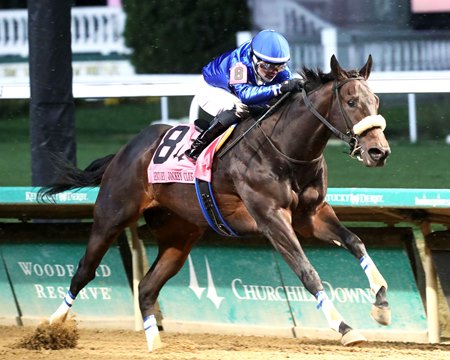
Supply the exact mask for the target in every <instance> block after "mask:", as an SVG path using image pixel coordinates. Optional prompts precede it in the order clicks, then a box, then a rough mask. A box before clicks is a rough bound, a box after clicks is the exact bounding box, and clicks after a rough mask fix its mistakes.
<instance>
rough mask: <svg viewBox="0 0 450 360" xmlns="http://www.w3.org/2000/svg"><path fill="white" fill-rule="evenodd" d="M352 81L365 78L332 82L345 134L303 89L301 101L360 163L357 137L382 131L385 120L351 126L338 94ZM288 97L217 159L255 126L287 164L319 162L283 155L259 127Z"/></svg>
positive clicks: (378, 118)
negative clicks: (365, 132) (315, 105)
mask: <svg viewBox="0 0 450 360" xmlns="http://www.w3.org/2000/svg"><path fill="white" fill-rule="evenodd" d="M353 80H358V81H361V80H365V78H363V77H352V78H347V79H344V80H341V81H337V80H334V82H333V95H334V96H335V97H336V99H337V101H338V104H339V109H340V112H341V114H342V117H343V119H344V122H345V127H346V130H345V133H343V132H342V131H340V130H339V129H337V128H336V127H334V126H333V125H332V124H331V123H330V122H329V121H328V120H327V119H325V118H324V117H323V116H322V115H321V114H320V113H319V112H318V111H317V109H316V108H315V107H314V105H313V104H312V103H311V101H310V100H309V98H308V94H307V93H306V90H305V88H303V89H302V96H303V101H304V103H305V106H306V107H307V109H308V110H309V111H310V112H311V113H312V114H314V115H315V116H316V117H317V118H318V119H319V120H320V121H321V122H322V123H323V124H324V125H325V126H326V127H327V128H328V129H329V130H330V131H331V132H332V133H333V134H334V135H335V136H336V137H338V138H339V139H341V140H343V141H344V142H346V143H347V144H348V145H349V146H350V154H349V155H350V156H351V157H353V158H357V159H358V160H360V161H362V159H361V158H360V156H359V155H360V153H361V145H360V144H359V140H358V137H359V136H360V135H361V134H362V133H363V132H364V131H367V130H369V129H372V128H375V127H380V128H381V129H382V130H384V128H385V127H386V120H384V118H383V117H382V116H381V115H370V116H366V117H365V118H364V119H362V120H360V121H359V122H358V123H357V124H355V125H353V124H352V122H351V120H350V118H349V116H348V114H347V112H346V111H345V110H344V108H343V107H342V103H341V95H340V93H339V89H340V88H341V87H342V86H343V85H345V84H346V83H348V82H349V81H353ZM290 95H291V93H286V94H284V95H283V96H282V97H281V98H280V99H278V101H277V102H276V103H275V104H274V105H272V106H271V107H270V108H269V109H268V110H267V111H266V112H265V113H264V114H263V115H262V116H261V117H260V118H259V119H258V120H256V121H255V123H254V124H253V125H252V126H250V127H249V128H248V129H247V130H246V131H245V132H244V133H243V134H241V135H240V136H238V137H237V138H236V139H234V141H232V142H231V143H230V144H229V145H228V146H227V147H225V149H223V150H222V151H221V152H220V153H219V155H218V157H219V158H222V157H223V156H224V155H225V154H226V153H227V152H228V151H229V150H230V149H231V148H232V147H234V146H235V145H236V144H237V143H238V142H239V141H241V140H242V138H244V137H245V135H247V133H249V132H250V131H251V130H252V129H253V128H254V127H255V126H257V127H258V128H259V129H260V131H261V132H262V133H263V135H264V137H265V138H266V139H267V141H268V142H269V144H270V145H271V146H272V148H273V149H274V150H275V151H276V152H277V153H278V154H280V155H281V156H282V157H284V158H285V159H286V160H288V161H289V162H291V163H294V164H305V163H314V162H317V161H319V160H320V159H321V158H322V155H321V156H319V157H318V158H316V159H313V160H297V159H293V158H291V157H289V156H287V155H286V154H284V153H283V152H281V151H280V150H279V149H278V148H277V146H276V145H275V144H274V143H273V142H272V140H271V139H270V137H269V136H267V134H266V133H265V132H264V131H263V130H262V128H261V127H260V126H259V125H260V123H261V122H262V121H263V120H264V119H266V118H267V117H268V116H269V115H271V114H272V113H273V112H274V111H275V110H276V109H277V108H278V106H279V105H280V104H281V103H283V101H284V100H285V99H286V98H287V97H288V96H290Z"/></svg>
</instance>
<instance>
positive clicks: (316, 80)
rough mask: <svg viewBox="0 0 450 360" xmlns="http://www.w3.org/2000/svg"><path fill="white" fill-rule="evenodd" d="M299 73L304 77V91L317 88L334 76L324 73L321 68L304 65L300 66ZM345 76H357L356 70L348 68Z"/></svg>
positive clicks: (334, 77)
mask: <svg viewBox="0 0 450 360" xmlns="http://www.w3.org/2000/svg"><path fill="white" fill-rule="evenodd" d="M299 75H300V76H301V77H302V78H303V79H304V81H305V83H304V86H305V90H306V92H310V91H312V90H315V89H317V88H318V87H320V86H322V85H323V84H326V83H328V82H330V81H334V80H335V79H336V76H335V75H334V74H333V73H331V72H329V73H324V72H323V71H322V70H321V69H319V68H317V69H316V70H313V69H310V68H308V67H306V66H303V67H302V70H301V71H300V72H299ZM346 75H347V77H349V78H353V77H357V76H359V73H358V71H356V70H350V71H347V72H346Z"/></svg>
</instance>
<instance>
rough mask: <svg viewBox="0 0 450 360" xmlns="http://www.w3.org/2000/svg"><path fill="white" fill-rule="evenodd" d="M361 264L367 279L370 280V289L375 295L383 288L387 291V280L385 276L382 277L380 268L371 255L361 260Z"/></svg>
mask: <svg viewBox="0 0 450 360" xmlns="http://www.w3.org/2000/svg"><path fill="white" fill-rule="evenodd" d="M359 263H360V264H361V267H362V268H363V270H364V272H365V273H366V276H367V279H368V280H369V284H370V289H371V290H372V292H373V293H374V294H377V293H378V291H379V290H380V289H381V287H383V286H384V287H385V288H386V290H387V288H388V286H387V282H386V280H384V278H383V275H381V273H380V272H379V271H378V268H377V267H376V265H375V264H374V262H373V260H372V259H371V258H370V256H369V255H365V256H363V257H362V258H361V259H359Z"/></svg>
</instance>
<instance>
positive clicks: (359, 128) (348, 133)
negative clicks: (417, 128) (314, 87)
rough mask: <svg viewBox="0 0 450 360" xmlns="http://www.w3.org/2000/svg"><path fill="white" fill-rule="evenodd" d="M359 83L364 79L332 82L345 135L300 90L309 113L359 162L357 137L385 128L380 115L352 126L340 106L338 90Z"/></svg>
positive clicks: (304, 92)
mask: <svg viewBox="0 0 450 360" xmlns="http://www.w3.org/2000/svg"><path fill="white" fill-rule="evenodd" d="M354 80H357V81H361V80H365V78H363V77H361V76H358V77H352V78H348V79H344V80H341V81H337V80H334V82H333V95H334V97H335V98H336V100H337V102H338V105H339V110H340V112H341V114H342V117H343V119H344V123H345V127H346V130H345V133H344V132H342V131H340V130H339V129H337V128H336V127H334V126H333V125H332V124H331V123H330V122H329V121H328V120H327V119H325V118H324V117H323V116H322V115H321V114H320V113H319V112H318V111H317V110H316V108H315V107H314V106H313V104H312V103H311V101H310V100H309V98H308V95H307V93H306V90H305V89H304V88H303V89H302V97H303V101H304V103H305V106H306V107H307V108H308V110H309V111H311V112H312V113H313V114H314V115H315V116H316V117H317V118H318V119H319V120H320V121H321V122H322V124H324V125H325V126H326V127H327V128H328V129H329V130H330V131H331V132H332V133H333V134H334V135H335V136H336V137H337V138H339V139H341V140H342V141H344V142H346V143H347V144H348V145H349V146H350V154H349V155H350V156H351V157H353V158H357V159H358V160H361V159H360V157H359V155H360V152H361V145H360V144H359V136H360V135H361V134H362V133H363V132H364V131H366V130H369V129H372V128H374V127H380V128H381V129H382V130H384V128H385V127H386V121H385V120H384V118H383V117H382V116H381V115H370V116H367V117H365V118H364V119H362V120H361V121H359V122H358V123H357V124H355V125H353V124H352V122H351V120H350V118H349V116H348V114H347V112H346V111H345V110H344V108H343V106H342V101H341V99H342V97H341V95H340V92H339V89H340V88H341V87H342V86H343V85H345V84H346V83H348V82H350V81H354Z"/></svg>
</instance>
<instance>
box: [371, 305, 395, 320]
mask: <svg viewBox="0 0 450 360" xmlns="http://www.w3.org/2000/svg"><path fill="white" fill-rule="evenodd" d="M370 316H371V317H372V319H374V320H375V321H376V322H377V323H378V324H381V325H389V324H390V323H391V309H390V308H380V307H378V306H376V305H372V311H371V312H370Z"/></svg>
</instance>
